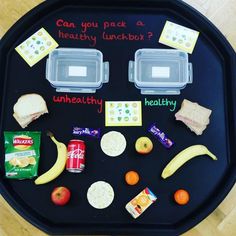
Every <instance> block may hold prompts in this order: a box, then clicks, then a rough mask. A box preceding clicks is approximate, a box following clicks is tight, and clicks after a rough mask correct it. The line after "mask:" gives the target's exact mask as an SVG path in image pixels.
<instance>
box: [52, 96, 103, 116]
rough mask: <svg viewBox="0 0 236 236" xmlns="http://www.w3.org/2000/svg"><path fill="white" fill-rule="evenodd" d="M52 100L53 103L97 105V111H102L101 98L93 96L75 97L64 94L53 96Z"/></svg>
mask: <svg viewBox="0 0 236 236" xmlns="http://www.w3.org/2000/svg"><path fill="white" fill-rule="evenodd" d="M52 100H53V102H54V103H67V104H82V105H97V106H98V109H97V112H98V113H102V109H103V100H102V99H101V98H95V97H94V96H82V97H75V96H69V95H67V94H65V95H63V96H53V98H52Z"/></svg>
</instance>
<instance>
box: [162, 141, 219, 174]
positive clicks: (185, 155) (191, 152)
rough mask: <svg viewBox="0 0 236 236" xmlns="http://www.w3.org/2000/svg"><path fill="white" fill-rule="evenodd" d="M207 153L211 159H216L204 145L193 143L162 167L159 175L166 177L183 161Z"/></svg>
mask: <svg viewBox="0 0 236 236" xmlns="http://www.w3.org/2000/svg"><path fill="white" fill-rule="evenodd" d="M202 155H208V156H210V157H211V158H212V159H213V160H217V157H216V156H215V155H214V154H212V153H211V152H210V151H209V150H208V149H207V148H206V147H205V146H204V145H193V146H190V147H188V148H186V149H184V150H183V151H181V152H180V153H179V154H177V155H176V156H175V157H174V158H173V159H172V160H171V161H170V162H169V163H168V164H167V166H166V167H165V168H164V170H163V171H162V174H161V177H162V178H163V179H166V178H168V177H170V176H171V175H173V174H174V173H175V171H177V170H178V169H179V168H180V167H181V166H182V165H183V164H184V163H186V162H187V161H189V160H191V159H192V158H194V157H197V156H202Z"/></svg>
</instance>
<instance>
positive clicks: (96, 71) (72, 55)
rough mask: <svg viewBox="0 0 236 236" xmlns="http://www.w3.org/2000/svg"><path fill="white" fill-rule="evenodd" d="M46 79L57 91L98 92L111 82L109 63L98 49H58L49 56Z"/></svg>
mask: <svg viewBox="0 0 236 236" xmlns="http://www.w3.org/2000/svg"><path fill="white" fill-rule="evenodd" d="M46 78H47V80H48V81H49V82H50V83H51V85H52V86H53V87H56V88H57V91H62V92H63V91H65V92H70V91H71V92H96V89H99V88H101V86H102V85H103V83H107V82H108V81H109V63H108V62H103V54H102V52H101V51H99V50H96V49H80V48H58V49H55V50H54V51H52V52H51V53H50V54H49V58H48V59H47V66H46Z"/></svg>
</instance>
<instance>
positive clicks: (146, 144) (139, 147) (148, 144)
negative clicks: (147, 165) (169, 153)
mask: <svg viewBox="0 0 236 236" xmlns="http://www.w3.org/2000/svg"><path fill="white" fill-rule="evenodd" d="M135 149H136V151H137V152H138V153H140V154H148V153H150V152H151V151H152V149H153V144H152V141H151V139H150V138H148V137H140V138H138V139H137V140H136V142H135Z"/></svg>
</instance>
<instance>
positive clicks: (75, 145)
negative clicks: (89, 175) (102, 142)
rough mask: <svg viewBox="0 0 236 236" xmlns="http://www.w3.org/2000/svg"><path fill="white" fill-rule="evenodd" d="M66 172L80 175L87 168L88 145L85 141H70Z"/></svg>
mask: <svg viewBox="0 0 236 236" xmlns="http://www.w3.org/2000/svg"><path fill="white" fill-rule="evenodd" d="M67 151H68V154H67V161H66V170H67V171H69V172H72V173H80V172H82V171H83V170H84V168H85V151H86V145H85V142H84V141H83V140H78V139H73V140H70V142H69V143H68V147H67Z"/></svg>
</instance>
